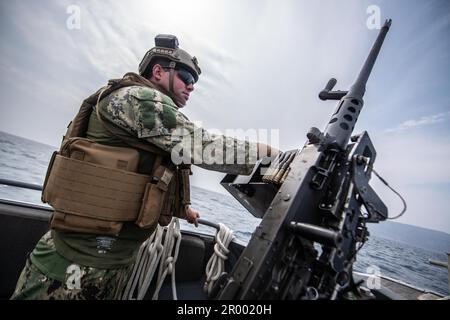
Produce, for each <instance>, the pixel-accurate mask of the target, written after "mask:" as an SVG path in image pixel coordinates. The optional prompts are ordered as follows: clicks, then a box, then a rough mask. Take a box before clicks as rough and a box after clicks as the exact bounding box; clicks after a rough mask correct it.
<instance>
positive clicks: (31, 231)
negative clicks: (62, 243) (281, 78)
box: [0, 179, 448, 300]
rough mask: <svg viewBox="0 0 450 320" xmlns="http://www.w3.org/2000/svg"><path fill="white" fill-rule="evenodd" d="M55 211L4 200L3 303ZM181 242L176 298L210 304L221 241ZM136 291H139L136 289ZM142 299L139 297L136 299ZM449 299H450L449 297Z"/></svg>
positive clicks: (189, 237)
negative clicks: (211, 264) (211, 265)
mask: <svg viewBox="0 0 450 320" xmlns="http://www.w3.org/2000/svg"><path fill="white" fill-rule="evenodd" d="M0 184H3V185H8V186H13V187H18V188H26V189H32V190H42V187H41V186H39V185H34V184H29V183H23V182H19V181H12V180H7V179H0ZM52 212H53V209H52V208H51V207H49V206H46V205H36V204H31V203H27V202H22V201H13V200H7V199H0V234H1V235H2V238H3V239H9V241H1V242H0V254H1V256H2V272H1V273H0V299H9V297H10V296H11V295H12V293H13V291H14V288H15V285H16V282H17V279H18V278H19V275H20V272H21V271H22V269H23V267H24V265H25V260H26V257H27V255H28V254H29V253H30V252H31V251H32V250H33V248H34V246H35V245H36V243H37V241H38V240H39V239H40V238H41V237H42V235H43V234H44V233H45V232H47V230H48V229H49V222H50V217H51V215H52ZM199 223H200V224H203V225H206V226H209V227H211V228H214V229H216V230H217V231H219V230H220V226H219V225H217V224H215V223H212V222H209V221H207V220H204V219H200V220H199ZM181 235H182V236H181V243H180V247H179V252H178V257H177V260H176V263H175V274H176V296H177V299H180V300H205V299H210V298H212V297H211V295H212V294H214V292H212V293H210V294H208V292H207V291H206V290H205V281H206V279H207V276H206V269H207V264H208V261H210V259H211V257H212V256H213V254H214V247H215V245H216V238H215V237H214V236H212V235H210V234H203V233H199V232H193V231H188V230H181ZM245 246H246V245H245V243H242V242H240V241H239V240H236V239H233V240H232V241H231V242H230V243H229V244H228V250H229V252H228V253H227V259H226V260H224V269H223V272H225V273H229V272H230V271H231V270H232V269H233V267H234V265H235V264H236V262H237V261H238V259H239V257H240V255H241V254H242V252H243V250H244V248H245ZM353 277H354V279H355V281H356V282H361V281H362V282H363V283H362V285H361V286H360V292H362V295H361V296H360V297H359V299H377V300H438V299H445V297H444V296H442V295H440V294H438V293H435V292H430V291H427V290H424V289H420V288H417V287H415V286H413V285H410V284H406V283H404V282H402V281H399V280H396V279H392V278H388V277H384V276H382V277H381V278H380V279H379V280H380V286H379V287H378V288H372V289H369V288H368V286H367V284H368V283H370V281H367V280H370V277H371V276H370V275H367V274H362V273H357V272H354V273H353ZM156 286H157V284H156V281H155V280H154V281H153V283H151V284H150V285H149V286H148V288H146V289H145V292H144V293H141V297H140V299H145V300H149V299H152V298H153V294H154V291H155V289H156ZM135 290H138V288H136V289H135ZM135 298H137V294H136V295H135ZM173 298H174V297H173V284H172V281H171V279H170V275H169V276H168V277H167V278H166V280H165V281H164V282H163V283H162V285H161V288H160V290H159V295H158V299H161V300H170V299H173ZM447 298H448V297H447Z"/></svg>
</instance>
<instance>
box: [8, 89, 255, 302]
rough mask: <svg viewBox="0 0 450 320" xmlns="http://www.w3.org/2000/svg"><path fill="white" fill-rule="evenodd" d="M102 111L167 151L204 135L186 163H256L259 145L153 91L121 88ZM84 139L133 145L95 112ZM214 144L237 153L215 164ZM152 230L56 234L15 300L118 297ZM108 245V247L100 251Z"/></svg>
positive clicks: (41, 248) (219, 167)
mask: <svg viewBox="0 0 450 320" xmlns="http://www.w3.org/2000/svg"><path fill="white" fill-rule="evenodd" d="M98 108H99V110H98V112H99V113H100V114H101V117H102V120H103V121H108V122H109V123H111V124H113V125H115V126H118V127H120V128H121V129H124V130H125V131H127V132H128V133H129V134H130V135H132V136H134V137H138V138H140V139H143V140H147V141H149V142H151V143H152V144H154V145H156V146H157V147H159V148H161V149H163V150H164V151H166V152H169V153H170V152H171V151H172V150H173V149H174V148H175V147H176V146H177V145H179V144H180V142H182V141H183V140H186V139H187V138H188V139H187V140H188V141H189V139H190V141H195V135H200V137H201V141H199V142H200V144H195V143H193V144H188V145H189V148H188V149H189V150H188V152H187V159H188V161H190V163H193V164H197V165H199V166H201V167H203V168H205V169H210V170H214V171H222V172H229V173H234V174H249V173H250V172H251V170H252V168H253V166H254V163H255V161H256V157H255V156H251V155H250V154H249V153H250V151H252V150H253V151H255V148H256V145H254V144H252V143H249V142H243V141H239V140H237V139H233V138H228V137H225V136H222V135H213V134H209V133H208V132H207V131H206V130H204V129H202V128H200V127H198V126H196V125H195V124H194V123H192V122H191V121H189V119H188V118H187V117H186V116H184V115H183V114H182V113H181V112H180V111H179V110H178V107H177V106H176V105H175V103H174V102H173V101H172V99H171V98H169V97H168V96H166V95H164V94H162V93H160V92H159V91H157V90H155V89H152V88H149V87H141V86H129V87H123V88H121V89H118V90H116V91H114V92H112V93H111V94H110V95H109V96H107V97H105V98H104V99H102V100H101V101H100V103H99V105H98ZM86 136H87V138H89V139H92V140H94V141H96V142H98V143H103V144H108V145H113V146H121V147H129V145H127V144H125V143H124V142H123V141H122V140H121V139H119V138H118V137H116V136H114V135H113V134H111V133H110V132H109V131H107V130H105V128H104V126H103V125H102V123H101V121H100V120H99V119H98V118H97V114H96V112H92V114H91V118H90V120H89V127H88V130H87V135H86ZM211 146H223V148H231V149H233V151H234V152H233V153H232V154H231V155H228V154H226V156H227V157H228V158H226V159H224V161H225V164H224V163H214V159H210V158H208V157H209V155H210V154H208V153H205V152H204V150H206V149H207V148H209V147H211ZM219 149H220V150H222V147H219V148H218V151H217V152H218V153H220V150H219ZM238 154H244V155H245V157H244V158H245V162H244V163H242V164H236V160H237V155H238ZM229 157H231V159H230V158H229ZM196 159H203V163H196ZM144 160H145V159H144ZM140 166H141V169H140V172H146V170H147V171H148V168H151V167H152V166H151V165H150V164H149V163H145V161H144V162H143V163H142V164H141V165H140ZM152 231H153V230H143V229H140V228H139V227H138V226H136V225H135V224H134V223H133V222H129V223H124V227H123V229H122V231H121V232H120V234H119V235H118V236H117V237H109V238H108V237H99V236H97V235H88V234H76V233H65V232H62V231H59V230H52V231H51V232H48V233H47V234H45V235H44V236H43V237H42V239H41V240H40V241H39V243H38V244H37V246H36V248H35V249H34V250H33V252H32V253H31V255H30V258H29V259H28V260H27V263H26V266H25V268H24V270H23V271H22V274H21V276H20V278H19V281H18V283H17V287H16V290H15V292H14V294H13V296H12V297H11V298H12V299H115V298H118V297H119V296H120V291H121V290H122V289H123V288H124V286H125V284H126V281H127V278H128V273H129V271H130V270H131V265H132V263H133V261H134V259H135V257H136V253H137V251H138V249H139V247H140V245H141V244H142V243H143V242H144V241H145V240H146V239H147V238H148V237H149V236H150V234H151V233H152ZM108 241H109V242H108ZM104 243H109V245H107V246H106V247H102V246H103V245H104ZM56 266H58V267H56Z"/></svg>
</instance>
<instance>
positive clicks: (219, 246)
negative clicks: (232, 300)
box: [203, 223, 234, 294]
mask: <svg viewBox="0 0 450 320" xmlns="http://www.w3.org/2000/svg"><path fill="white" fill-rule="evenodd" d="M219 226H220V229H219V230H218V231H217V233H216V244H215V245H214V253H213V255H212V256H211V258H210V259H209V261H208V263H207V265H206V281H205V284H204V286H203V291H205V292H207V293H208V294H209V293H210V292H211V290H212V288H213V286H214V283H215V282H216V281H217V279H219V277H220V275H221V274H222V272H224V269H225V260H226V259H228V253H229V252H230V250H228V245H229V244H230V242H231V241H232V240H233V239H234V236H233V230H231V229H229V228H227V227H226V226H225V225H223V224H222V223H219Z"/></svg>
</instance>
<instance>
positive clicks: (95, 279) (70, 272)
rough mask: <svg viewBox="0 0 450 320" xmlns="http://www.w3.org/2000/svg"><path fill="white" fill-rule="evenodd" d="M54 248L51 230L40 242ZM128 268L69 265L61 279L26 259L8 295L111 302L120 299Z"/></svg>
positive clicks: (27, 298) (23, 297)
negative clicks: (13, 288) (55, 277)
mask: <svg viewBox="0 0 450 320" xmlns="http://www.w3.org/2000/svg"><path fill="white" fill-rule="evenodd" d="M40 241H41V242H45V244H46V245H47V247H48V248H50V249H55V245H54V242H53V240H52V238H51V235H50V231H49V232H47V233H46V234H45V235H44V236H43V237H42V238H41V240H40ZM130 272H131V267H130V266H126V267H123V268H118V269H98V268H92V267H86V266H81V265H77V264H70V265H69V266H68V267H67V269H66V275H65V277H64V279H63V281H61V280H57V279H52V278H51V277H48V276H46V275H45V274H44V273H42V272H41V271H40V270H39V269H38V268H37V267H36V266H35V265H34V264H33V263H32V262H31V261H30V258H28V259H27V261H26V265H25V268H24V269H23V271H22V273H21V274H20V277H19V280H18V281H17V285H16V289H15V291H14V293H13V295H12V296H11V299H13V300H111V299H118V298H120V294H121V291H122V289H123V288H124V287H125V285H126V282H127V279H128V275H129V273H130Z"/></svg>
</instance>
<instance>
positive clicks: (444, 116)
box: [385, 111, 450, 133]
mask: <svg viewBox="0 0 450 320" xmlns="http://www.w3.org/2000/svg"><path fill="white" fill-rule="evenodd" d="M448 120H450V111H447V112H442V113H438V114H433V115H430V116H424V117H421V118H419V119H411V120H407V121H405V122H402V123H401V124H399V125H398V126H397V127H395V128H391V129H387V130H386V131H385V132H386V133H389V132H399V131H405V130H408V129H415V128H420V127H424V126H429V125H433V124H437V123H443V122H446V121H448Z"/></svg>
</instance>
